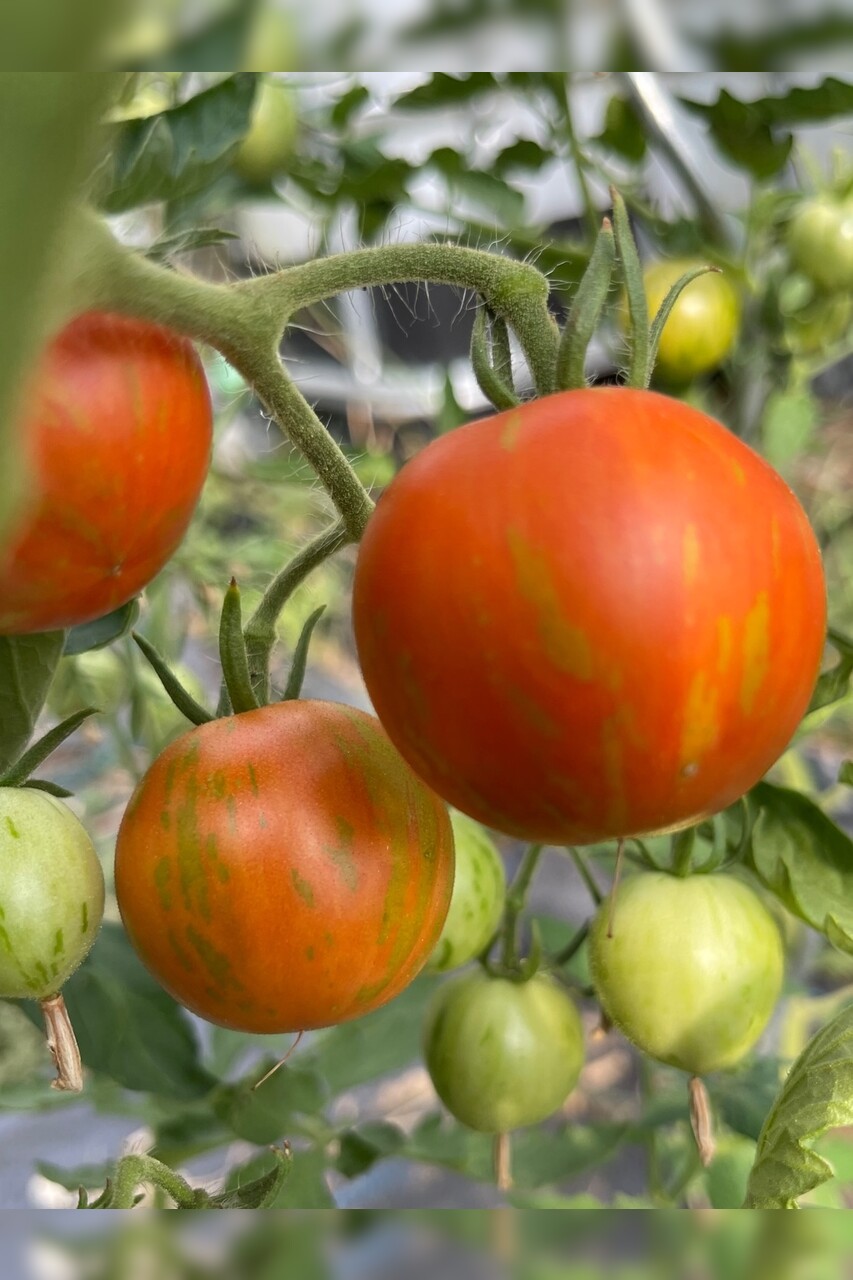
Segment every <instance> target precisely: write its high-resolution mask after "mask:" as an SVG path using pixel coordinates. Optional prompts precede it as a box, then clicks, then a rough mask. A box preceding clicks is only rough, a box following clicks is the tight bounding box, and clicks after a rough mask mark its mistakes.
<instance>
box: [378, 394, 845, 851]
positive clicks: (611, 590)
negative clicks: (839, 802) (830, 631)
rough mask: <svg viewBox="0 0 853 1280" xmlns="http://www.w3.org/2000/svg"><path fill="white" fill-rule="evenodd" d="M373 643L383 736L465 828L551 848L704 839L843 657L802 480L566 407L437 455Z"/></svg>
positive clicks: (587, 398)
mask: <svg viewBox="0 0 853 1280" xmlns="http://www.w3.org/2000/svg"><path fill="white" fill-rule="evenodd" d="M354 622H355V634H356V640H357V643H358V652H359V657H360V660H361V666H362V670H363V672H364V677H365V680H366V682H367V687H368V690H369V692H370V695H371V698H372V699H373V703H374V705H375V707H376V711H377V714H378V715H379V718H380V720H381V721H382V723H383V725H384V726H385V728H386V729H387V731H388V733H389V736H390V737H391V740H392V741H393V742H394V743H395V744H396V746H397V747H398V748H399V750H400V751H401V752H402V753H403V755H404V756H405V757H406V759H407V760H408V761H409V763H410V764H411V765H412V767H413V768H414V769H415V771H416V772H417V773H419V774H420V776H421V777H422V778H424V779H425V781H426V782H428V783H429V784H430V786H432V787H433V788H434V789H435V790H436V791H438V793H439V794H440V795H443V796H444V798H445V799H446V800H449V801H450V802H451V803H452V804H453V805H455V806H456V808H458V809H461V810H463V812H465V813H468V814H470V815H471V816H472V817H474V818H477V819H478V820H479V821H480V822H483V823H485V824H486V825H488V826H491V827H494V828H497V829H498V830H502V831H506V832H509V833H511V834H514V835H518V836H521V837H524V838H526V839H532V840H546V841H551V842H553V843H590V842H593V841H596V840H601V839H605V838H610V837H614V836H620V835H626V834H629V833H632V834H639V833H641V832H644V833H648V832H653V831H661V830H666V829H672V828H676V827H678V826H680V825H687V824H689V823H691V822H694V821H697V820H698V819H700V818H701V817H703V816H704V815H707V814H710V813H713V812H715V811H717V810H719V809H722V808H723V807H724V806H726V805H728V804H730V803H731V802H732V801H734V800H735V799H736V798H737V797H738V796H739V795H741V794H742V793H743V792H744V791H745V790H746V789H747V788H748V787H750V786H751V785H752V784H753V783H754V782H756V781H757V779H758V778H760V777H761V775H762V774H763V773H764V771H765V770H766V769H767V768H768V767H769V765H771V764H772V763H773V761H774V760H775V759H776V758H777V756H778V755H779V754H780V753H781V752H782V750H783V749H784V747H785V745H786V743H787V742H788V740H789V738H790V737H791V735H792V733H793V731H794V729H795V727H796V725H797V723H798V721H799V720H800V718H801V716H802V714H803V712H804V710H805V708H806V705H807V703H808V700H809V695H810V693H811V691H812V688H813V686H814V682H815V677H816V675H817V671H818V666H819V663H820V658H821V653H822V649H823V643H824V626H825V593H824V582H823V575H822V571H821V563H820V555H819V552H818V547H817V543H816V541H815V538H814V536H813V534H812V531H811V529H810V527H809V524H808V521H807V519H806V516H805V514H804V513H803V511H802V509H801V507H800V505H799V503H798V502H797V500H796V498H795V497H794V495H793V494H792V493H791V491H790V490H789V489H788V488H787V486H786V485H785V484H784V482H783V481H782V480H781V479H780V477H779V476H778V475H777V474H776V472H775V471H773V470H772V469H771V468H770V467H769V466H768V465H767V464H766V463H765V462H764V461H763V460H762V459H761V458H759V457H758V456H757V455H756V454H755V453H753V452H752V450H751V449H749V448H747V447H746V446H745V445H744V444H743V443H741V441H739V440H738V439H737V438H736V437H735V436H733V435H731V434H730V433H729V432H728V431H727V430H726V429H725V428H724V427H722V426H721V425H720V424H719V423H717V422H714V421H713V420H712V419H711V418H708V417H706V416H705V415H704V414H702V413H700V412H698V411H697V410H696V409H693V408H690V407H689V406H687V405H685V404H683V403H681V402H680V401H677V400H672V399H669V398H668V397H666V396H661V395H657V394H655V393H653V392H649V391H635V390H630V389H628V388H620V387H614V388H600V389H588V390H580V391H568V392H564V393H562V394H560V395H555V396H550V397H547V398H545V399H542V400H536V401H532V402H531V403H529V404H526V405H524V406H523V407H521V408H519V409H513V410H510V411H508V412H506V413H501V414H498V415H497V416H495V417H493V418H490V419H487V420H485V421H482V422H476V423H472V424H470V425H469V426H465V427H462V428H460V429H459V430H457V431H455V432H452V433H451V434H449V435H446V436H443V437H442V438H441V439H439V440H437V441H435V442H434V443H433V444H431V445H429V446H428V448H426V449H425V450H424V451H423V452H422V453H421V454H419V455H418V456H417V457H416V458H415V459H414V460H413V461H412V462H410V463H409V464H408V465H407V466H406V467H405V469H404V470H403V471H402V472H401V473H400V475H399V476H398V477H397V478H396V479H395V480H394V482H393V483H392V484H391V485H390V486H389V487H388V489H387V490H386V491H385V493H384V494H383V495H382V497H381V499H380V501H379V504H378V506H377V509H376V512H375V514H374V515H373V516H372V517H371V520H370V523H369V524H368V527H367V530H366V532H365V536H364V540H363V542H362V545H361V550H360V553H359V558H358V564H357V568H356V577H355V589H354Z"/></svg>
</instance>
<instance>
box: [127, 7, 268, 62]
mask: <svg viewBox="0 0 853 1280" xmlns="http://www.w3.org/2000/svg"><path fill="white" fill-rule="evenodd" d="M257 7H258V6H257V3H256V0H248V3H243V4H232V5H229V6H228V8H226V9H225V10H223V11H221V12H219V13H217V14H215V15H214V16H213V17H212V18H211V19H209V20H208V21H207V22H205V23H203V24H202V25H201V26H200V27H199V28H198V30H196V31H193V32H192V33H190V34H189V35H186V36H179V37H178V39H176V40H171V41H170V42H169V47H168V49H166V50H164V51H163V52H162V53H161V54H158V55H156V56H154V57H151V58H146V59H144V60H141V61H138V62H136V65H135V66H134V68H133V70H136V71H204V70H206V69H208V68H210V67H238V66H240V65H241V63H242V61H243V53H244V50H245V47H246V44H247V43H248V37H249V30H250V27H251V24H252V22H253V20H254V17H255V11H256V10H257Z"/></svg>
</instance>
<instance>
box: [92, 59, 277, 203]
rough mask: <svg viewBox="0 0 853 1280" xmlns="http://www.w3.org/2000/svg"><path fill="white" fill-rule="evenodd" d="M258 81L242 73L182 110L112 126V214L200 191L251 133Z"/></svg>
mask: <svg viewBox="0 0 853 1280" xmlns="http://www.w3.org/2000/svg"><path fill="white" fill-rule="evenodd" d="M256 79H257V77H256V76H255V75H254V74H253V73H252V72H245V71H242V72H238V73H236V74H235V75H231V76H228V77H227V78H226V79H224V80H222V81H221V82H220V83H219V84H215V85H213V86H212V88H210V89H205V90H204V91H203V92H202V93H198V94H196V95H195V97H193V98H190V99H189V100H188V101H187V102H184V103H182V104H181V105H180V106H177V107H171V108H169V109H168V110H167V111H161V112H160V113H159V114H158V115H154V116H148V117H146V118H145V119H141V120H125V121H122V122H121V123H120V124H114V125H111V126H109V132H108V145H109V150H110V161H111V162H110V167H109V171H108V173H107V172H105V173H104V174H103V175H102V180H103V183H104V186H103V188H102V190H101V193H100V203H101V205H102V207H103V208H104V209H106V210H107V212H108V213H120V212H122V211H123V210H125V209H132V208H134V206H136V205H141V204H151V203H154V202H155V201H158V200H168V201H173V200H177V199H179V198H181V197H184V196H188V195H191V194H192V193H194V192H197V191H200V190H202V189H203V188H204V187H206V186H207V185H208V184H209V183H210V182H211V181H212V180H213V179H214V178H216V177H217V176H218V175H219V174H220V173H222V172H223V171H224V170H225V169H226V168H227V167H228V166H229V164H230V162H231V159H232V157H233V154H234V152H235V150H236V148H237V146H238V145H239V143H240V141H241V139H242V138H243V136H244V135H245V133H246V131H247V130H248V128H249V121H250V117H251V111H252V103H253V99H254V95H255V82H256Z"/></svg>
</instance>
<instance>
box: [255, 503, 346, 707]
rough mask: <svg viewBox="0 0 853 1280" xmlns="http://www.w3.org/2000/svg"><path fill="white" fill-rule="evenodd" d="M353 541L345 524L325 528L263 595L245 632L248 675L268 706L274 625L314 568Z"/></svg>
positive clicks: (284, 569) (258, 694) (274, 579)
mask: <svg viewBox="0 0 853 1280" xmlns="http://www.w3.org/2000/svg"><path fill="white" fill-rule="evenodd" d="M350 541H352V539H351V538H350V535H349V532H348V530H347V527H346V525H345V524H344V522H343V521H341V522H340V523H338V524H336V525H333V526H332V527H331V528H330V529H326V530H325V532H323V533H321V534H320V535H319V536H318V537H316V538H314V539H313V540H312V541H311V542H309V543H306V545H305V546H304V547H303V548H302V550H301V551H300V552H298V554H297V555H295V556H294V557H293V559H292V560H291V561H290V563H289V564H287V565H285V567H284V568H283V569H282V571H281V573H279V574H277V575H276V577H275V578H273V580H272V582H271V583H270V585H269V586H268V587H267V589H266V591H265V592H264V596H263V599H262V600H261V602H260V604H259V605H258V607H257V609H256V610H255V612H254V613H253V614H252V616H251V618H250V619H249V621H248V622H247V623H246V626H245V628H244V629H243V639H244V640H245V642H246V654H247V657H248V661H249V675H250V678H251V681H252V688H253V689H254V691H255V696H256V697H257V699H258V701H259V702H260V703H262V704H265V703H267V702H268V701H269V696H270V677H269V667H270V654H271V653H272V649H273V645H274V644H275V624H276V622H277V621H278V616H279V614H280V613H281V611H282V609H283V608H284V606H285V604H286V603H287V601H288V600H289V599H290V597H291V595H292V594H293V592H294V591H295V590H296V588H297V587H298V586H299V585H300V584H301V583H302V582H304V580H305V579H306V578H307V577H308V574H309V573H310V572H311V570H312V569H315V568H316V567H317V565H319V564H322V563H323V561H324V560H327V559H328V558H329V556H331V555H334V553H335V552H336V551H338V550H339V549H340V548H341V547H343V546H346V544H347V543H348V542H350Z"/></svg>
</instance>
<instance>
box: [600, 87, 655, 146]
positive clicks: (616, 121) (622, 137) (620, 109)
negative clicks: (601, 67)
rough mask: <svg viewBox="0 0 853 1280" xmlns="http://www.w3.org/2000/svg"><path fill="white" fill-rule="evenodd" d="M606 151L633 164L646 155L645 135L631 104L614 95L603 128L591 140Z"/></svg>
mask: <svg viewBox="0 0 853 1280" xmlns="http://www.w3.org/2000/svg"><path fill="white" fill-rule="evenodd" d="M591 141H592V142H597V143H598V144H599V146H602V147H604V148H605V149H606V150H607V151H611V152H612V151H615V152H616V154H617V155H620V156H624V157H625V159H626V160H631V161H633V162H635V163H637V162H639V161H640V160H642V158H643V156H644V155H645V154H646V134H645V130H644V129H643V125H642V122H641V120H640V117H639V116H638V115H637V111H636V109H635V107H634V105H633V103H632V102H631V101H630V100H629V99H628V98H623V97H622V96H621V95H620V94H615V95H614V96H613V97H612V98H611V99H610V101H609V102H608V104H607V110H606V111H605V114H604V128H603V129H602V131H601V133H599V134H597V135H596V136H595V137H594V138H592V139H591Z"/></svg>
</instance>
